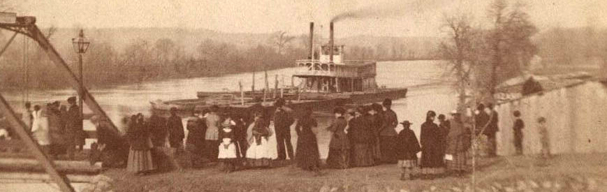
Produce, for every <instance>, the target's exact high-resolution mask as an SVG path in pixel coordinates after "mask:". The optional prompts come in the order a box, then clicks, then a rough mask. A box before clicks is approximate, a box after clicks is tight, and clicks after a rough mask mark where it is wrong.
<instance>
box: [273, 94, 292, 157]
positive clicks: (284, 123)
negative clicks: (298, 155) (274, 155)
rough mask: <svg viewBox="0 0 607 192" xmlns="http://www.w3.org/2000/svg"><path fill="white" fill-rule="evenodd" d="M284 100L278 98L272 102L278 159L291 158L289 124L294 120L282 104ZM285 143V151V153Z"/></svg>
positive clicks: (289, 111) (289, 110)
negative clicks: (274, 108)
mask: <svg viewBox="0 0 607 192" xmlns="http://www.w3.org/2000/svg"><path fill="white" fill-rule="evenodd" d="M284 104H285V100H284V99H282V98H279V99H277V100H276V103H274V106H275V107H276V111H275V112H274V129H275V130H276V141H277V150H278V160H285V159H286V156H287V155H288V156H289V159H293V158H294V156H293V144H291V125H292V124H293V123H294V122H295V120H294V119H293V117H292V115H291V109H289V108H287V107H285V106H284ZM285 145H286V146H287V151H286V153H285Z"/></svg>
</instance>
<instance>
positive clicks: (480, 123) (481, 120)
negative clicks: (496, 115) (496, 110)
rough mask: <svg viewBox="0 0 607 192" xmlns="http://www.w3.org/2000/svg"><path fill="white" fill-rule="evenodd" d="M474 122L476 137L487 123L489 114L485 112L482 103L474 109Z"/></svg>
mask: <svg viewBox="0 0 607 192" xmlns="http://www.w3.org/2000/svg"><path fill="white" fill-rule="evenodd" d="M475 113H476V114H475V117H474V120H475V122H476V133H475V134H476V135H478V134H479V133H480V132H481V131H482V130H483V128H485V126H487V125H488V124H487V123H489V114H487V112H485V105H483V104H482V103H481V104H479V105H478V106H477V107H476V111H475Z"/></svg>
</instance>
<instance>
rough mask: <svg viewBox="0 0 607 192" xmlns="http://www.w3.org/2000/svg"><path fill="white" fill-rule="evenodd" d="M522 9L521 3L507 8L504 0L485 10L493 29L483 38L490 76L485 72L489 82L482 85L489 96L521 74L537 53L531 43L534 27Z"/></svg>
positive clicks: (497, 0)
mask: <svg viewBox="0 0 607 192" xmlns="http://www.w3.org/2000/svg"><path fill="white" fill-rule="evenodd" d="M525 7H526V6H525V5H524V4H522V3H516V4H514V5H512V6H509V5H508V4H507V3H506V1H505V0H495V1H494V2H493V3H492V4H491V5H490V6H489V8H488V13H489V14H488V18H489V19H490V20H491V21H492V24H493V28H492V29H490V30H489V31H488V35H486V42H487V43H488V47H489V49H488V50H489V53H486V55H489V56H490V59H489V60H490V61H489V64H490V65H489V69H488V71H489V73H485V75H487V74H488V75H489V77H485V78H486V79H489V82H485V83H484V86H485V88H486V89H487V90H488V93H489V97H492V96H493V95H494V94H495V93H496V87H497V85H498V84H499V83H500V82H501V81H503V80H505V79H507V78H511V77H514V76H516V75H519V74H521V71H522V70H524V69H525V68H526V67H527V66H528V64H529V62H530V60H531V59H532V58H533V56H534V55H535V54H536V53H537V47H536V46H535V44H534V43H533V42H532V41H531V37H532V36H533V35H535V34H536V33H537V28H536V27H535V25H534V24H533V23H531V21H530V19H529V15H528V14H527V13H526V12H525V11H524V8H525ZM486 70H487V69H486Z"/></svg>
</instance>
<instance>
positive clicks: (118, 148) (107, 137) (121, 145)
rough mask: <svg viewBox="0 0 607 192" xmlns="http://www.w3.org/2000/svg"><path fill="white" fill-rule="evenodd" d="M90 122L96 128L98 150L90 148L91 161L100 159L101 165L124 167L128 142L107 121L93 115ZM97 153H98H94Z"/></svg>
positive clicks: (127, 152)
mask: <svg viewBox="0 0 607 192" xmlns="http://www.w3.org/2000/svg"><path fill="white" fill-rule="evenodd" d="M91 122H92V123H93V125H95V127H96V130H97V146H98V148H97V149H98V150H94V149H91V154H92V155H91V156H92V159H90V160H91V163H94V162H97V161H102V162H103V164H102V166H103V167H124V166H126V161H127V159H128V155H129V144H128V142H127V140H126V138H124V137H122V136H120V135H119V134H118V133H117V132H115V131H113V130H112V129H111V128H110V127H109V125H108V123H109V122H108V121H107V120H106V119H104V118H100V117H98V116H93V117H92V118H91ZM95 153H98V154H95Z"/></svg>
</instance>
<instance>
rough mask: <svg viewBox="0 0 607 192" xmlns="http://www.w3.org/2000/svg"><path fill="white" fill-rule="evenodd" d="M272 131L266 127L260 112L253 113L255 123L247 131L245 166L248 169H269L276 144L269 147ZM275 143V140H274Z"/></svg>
mask: <svg viewBox="0 0 607 192" xmlns="http://www.w3.org/2000/svg"><path fill="white" fill-rule="evenodd" d="M271 135H273V132H272V130H271V129H270V128H269V127H268V126H267V121H266V120H264V119H263V116H262V113H261V112H255V121H254V122H253V123H252V124H251V125H250V126H249V128H248V129H247V141H248V142H249V148H248V149H247V156H246V157H247V164H248V165H249V167H270V165H271V162H272V158H274V157H275V154H274V153H276V143H275V144H274V147H273V148H272V146H271V145H270V141H272V139H270V136H271ZM274 142H276V140H274Z"/></svg>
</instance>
